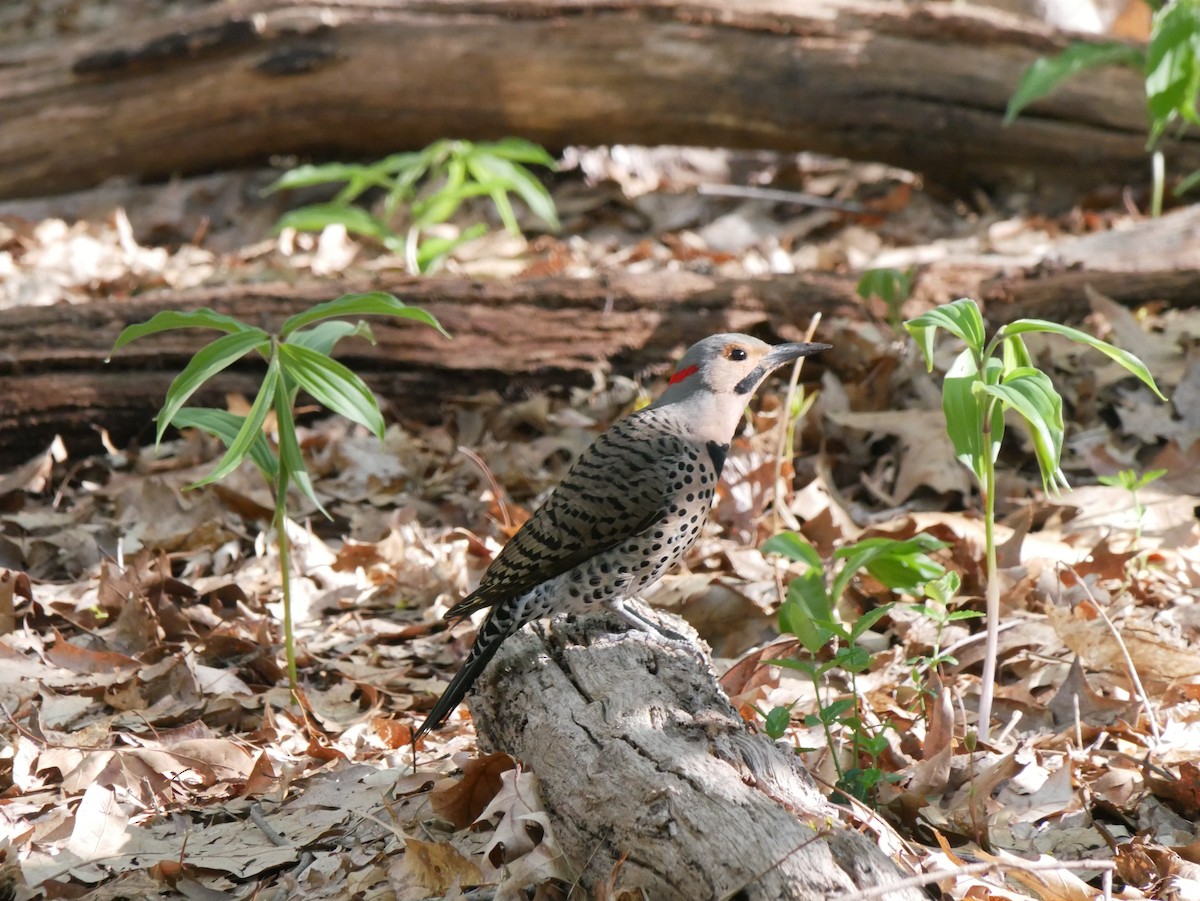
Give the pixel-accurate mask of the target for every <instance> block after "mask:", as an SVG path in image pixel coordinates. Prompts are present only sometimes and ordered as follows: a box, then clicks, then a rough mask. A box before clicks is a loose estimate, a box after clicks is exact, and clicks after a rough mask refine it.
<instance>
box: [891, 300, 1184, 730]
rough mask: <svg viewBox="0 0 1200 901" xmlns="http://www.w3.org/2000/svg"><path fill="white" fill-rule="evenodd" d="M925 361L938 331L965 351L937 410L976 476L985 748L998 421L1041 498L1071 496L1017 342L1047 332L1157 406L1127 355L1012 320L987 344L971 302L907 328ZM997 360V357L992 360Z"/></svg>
mask: <svg viewBox="0 0 1200 901" xmlns="http://www.w3.org/2000/svg"><path fill="white" fill-rule="evenodd" d="M904 325H905V328H907V329H908V331H909V334H911V335H912V336H913V339H914V340H915V341H916V342H917V344H918V345H919V346H920V348H921V351H922V352H923V353H924V354H925V363H926V366H927V367H928V369H929V371H931V372H932V371H933V342H934V337H935V335H936V333H937V330H938V329H939V328H943V329H945V330H946V331H948V332H950V333H951V334H952V335H954V336H955V337H957V338H958V339H960V340H961V341H962V342H963V343H964V344H966V349H965V350H964V351H962V352H961V353H960V354H959V355H958V356H957V357H956V358H955V360H954V362H953V363H952V364H951V366H950V368H949V369H948V370H947V371H946V375H945V378H944V379H943V381H942V410H943V412H944V413H945V416H946V431H947V433H948V434H949V436H950V441H951V442H952V443H953V445H954V451H955V454H956V455H957V457H958V459H959V461H960V462H962V463H963V465H965V466H966V467H967V468H968V469H970V470H971V472H972V473H973V474H974V475H975V479H976V481H977V482H978V484H979V489H980V492H981V495H982V498H983V507H984V541H985V545H986V550H987V604H986V609H987V614H986V618H987V646H986V651H985V654H984V664H983V680H982V686H981V695H980V699H979V725H978V732H979V738H980V739H982V740H984V741H986V740H987V739H988V736H989V734H990V728H991V709H992V690H993V685H994V683H995V678H996V645H997V634H998V630H999V628H1000V584H999V582H998V580H997V578H996V539H995V524H996V465H995V464H996V457H997V455H998V454H999V452H1000V442H1001V441H1002V440H1003V438H1004V413H1005V411H1006V410H1012V411H1013V412H1015V413H1017V414H1018V415H1019V416H1020V417H1021V419H1023V420H1024V421H1025V424H1026V425H1027V426H1028V427H1029V433H1030V436H1031V438H1032V441H1033V447H1034V452H1035V456H1036V457H1037V461H1038V467H1039V469H1040V471H1041V475H1042V486H1043V488H1044V489H1045V490H1046V492H1047V493H1051V494H1057V493H1059V491H1060V490H1061V489H1062V488H1069V487H1070V486H1069V485H1068V484H1067V479H1066V476H1064V475H1063V472H1062V469H1061V457H1062V443H1063V435H1064V431H1065V426H1064V424H1063V412H1062V398H1061V397H1060V396H1059V394H1058V392H1057V391H1056V390H1055V389H1054V385H1053V384H1052V383H1051V381H1050V377H1049V376H1048V375H1046V373H1044V372H1042V371H1041V370H1040V369H1038V368H1036V367H1035V366H1034V365H1033V361H1032V359H1031V358H1030V356H1029V350H1028V349H1027V348H1026V346H1025V341H1024V339H1023V338H1022V337H1021V335H1024V334H1030V333H1033V332H1049V333H1051V334H1055V335H1060V336H1062V337H1064V338H1069V339H1070V340H1072V341H1075V342H1078V343H1080V344H1083V345H1086V346H1087V347H1091V348H1094V349H1095V350H1098V351H1100V352H1101V353H1103V354H1104V355H1105V356H1107V357H1109V358H1110V359H1112V360H1114V361H1116V362H1117V363H1119V364H1120V365H1121V366H1123V367H1125V369H1127V370H1128V371H1129V372H1131V373H1132V374H1133V375H1135V376H1137V377H1138V378H1139V379H1141V381H1142V382H1144V383H1145V384H1146V385H1147V386H1149V387H1150V389H1151V390H1152V391H1153V392H1154V393H1155V394H1156V395H1158V396H1159V397H1160V398H1162V399H1163V400H1166V398H1165V397H1163V394H1162V392H1161V391H1159V390H1158V386H1157V385H1156V384H1155V383H1154V378H1153V376H1151V375H1150V372H1149V370H1148V369H1146V367H1145V365H1144V364H1143V363H1142V361H1141V360H1139V359H1138V358H1137V357H1135V356H1134V355H1133V354H1131V353H1129V352H1128V351H1124V350H1121V349H1120V348H1117V347H1113V346H1112V345H1111V344H1108V343H1107V342H1105V341H1101V340H1099V339H1098V338H1093V337H1092V336H1091V335H1089V334H1087V333H1086V332H1081V331H1079V330H1078V329H1074V328H1071V327H1069V326H1065V325H1059V324H1058V323H1057V322H1047V321H1046V320H1043V319H1018V320H1016V321H1015V322H1010V323H1008V324H1007V325H1005V326H1002V327H1001V328H1000V329H998V330H997V331H996V334H995V335H994V336H993V337H992V338H991V340H990V341H989V340H988V339H987V336H986V334H985V332H984V324H983V316H982V315H981V314H980V312H979V307H978V306H976V305H975V301H973V300H971V299H970V298H962V299H960V300H956V301H954V302H952V303H948V304H944V305H943V306H940V307H938V308H937V309H934V310H930V311H929V312H928V313H925V314H924V315H922V316H918V317H916V318H915V319H910V320H908V321H907V322H906V323H905V324H904ZM998 354H999V355H998Z"/></svg>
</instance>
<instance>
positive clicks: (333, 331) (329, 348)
mask: <svg viewBox="0 0 1200 901" xmlns="http://www.w3.org/2000/svg"><path fill="white" fill-rule="evenodd" d="M343 338H366V339H367V340H368V341H370V342H371V343H372V344H374V343H375V333H374V332H372V331H371V326H370V325H368V324H367V323H366V322H364V321H363V320H362V319H360V320H358V321H357V322H347V321H346V320H344V319H327V320H326V321H324V322H319V323H317V324H316V325H314V326H313V327H312V328H306V329H299V330H297V331H294V332H292V333H291V334H290V335H289V336H288V339H287V343H288V344H301V345H303V346H304V347H307V348H309V349H310V350H315V351H316V352H317V353H320V354H326V355H328V354H330V353H332V352H333V349H334V347H336V346H337V343H338V342H339V341H341V340H342V339H343Z"/></svg>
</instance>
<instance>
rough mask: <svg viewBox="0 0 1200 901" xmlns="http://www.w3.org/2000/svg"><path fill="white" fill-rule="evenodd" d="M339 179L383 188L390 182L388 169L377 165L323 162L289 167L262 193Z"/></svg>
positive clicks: (337, 180) (310, 185)
mask: <svg viewBox="0 0 1200 901" xmlns="http://www.w3.org/2000/svg"><path fill="white" fill-rule="evenodd" d="M339 181H345V182H355V183H359V182H361V183H363V186H364V187H367V186H376V187H381V188H383V187H387V186H388V185H389V184H390V182H389V180H388V177H387V173H386V170H383V171H381V170H380V169H379V168H377V167H375V166H363V165H361V164H359V163H322V164H320V165H315V166H314V165H303V166H297V167H296V168H294V169H289V170H288V171H287V172H285V173H283V175H281V176H279V178H277V179H275V181H273V182H271V184H269V185H267V186H266V187H265V188H263V190H262V193H263V194H264V195H265V194H273V193H275V192H277V191H287V190H290V189H294V188H311V187H313V186H315V185H328V184H333V183H334V182H339Z"/></svg>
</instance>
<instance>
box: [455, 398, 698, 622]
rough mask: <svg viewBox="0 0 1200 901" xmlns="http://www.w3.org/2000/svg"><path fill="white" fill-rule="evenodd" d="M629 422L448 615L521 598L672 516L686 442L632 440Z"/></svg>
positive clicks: (601, 441) (604, 438)
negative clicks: (669, 511) (669, 508)
mask: <svg viewBox="0 0 1200 901" xmlns="http://www.w3.org/2000/svg"><path fill="white" fill-rule="evenodd" d="M635 416H636V414H635ZM632 418H633V417H631V419H632ZM626 423H628V420H626V421H625V422H623V423H621V424H619V425H618V427H614V429H610V430H609V431H608V432H605V433H604V434H603V435H601V436H600V437H599V438H597V439H596V440H595V441H594V442H593V443H592V445H591V446H590V447H589V448H588V449H587V450H586V451H584V453H583V455H582V456H581V457H580V458H579V460H577V461H576V463H575V465H574V466H572V467H571V470H570V472H568V473H567V475H566V478H564V479H563V481H562V483H561V484H560V485H559V486H558V487H557V488H555V489H554V492H553V493H552V494H551V495H550V497H549V498H547V499H546V502H545V503H544V504H543V505H542V506H541V507H539V508H538V509H537V510H536V511H535V512H534V514H533V516H531V517H530V518H529V520H528V521H527V522H526V523H525V525H523V526H522V527H521V529H520V530H519V531H518V532H517V534H516V535H514V536H513V537H512V538H511V539H510V540H509V542H508V544H506V545H505V546H504V548H503V550H501V551H500V553H499V555H498V556H497V557H496V559H495V560H493V561H492V565H491V566H490V567H488V570H487V572H486V573H484V576H483V580H482V581H481V582H480V583H479V587H478V588H477V589H476V590H475V591H474V592H472V593H471V594H470V595H468V596H467V597H466V598H464V599H463V600H462V601H461V602H459V603H458V604H456V605H455V606H454V607H452V608H451V609H450V610H449V612H447V614H446V618H448V619H449V618H454V617H462V616H467V615H468V614H471V613H474V612H475V611H476V610H482V609H483V608H485V607H490V606H491V605H492V604H494V603H496V602H497V601H499V600H501V599H503V598H510V597H519V596H520V595H522V594H524V593H525V592H527V591H529V590H530V589H532V588H534V587H535V586H537V585H540V584H541V583H542V582H545V581H548V580H549V579H553V578H554V577H555V576H558V575H561V574H562V573H564V572H567V571H568V570H570V569H573V568H574V567H576V566H578V565H579V564H581V563H583V562H584V561H586V560H588V559H590V558H592V557H595V556H596V555H597V554H601V553H603V552H605V551H607V550H611V549H612V548H614V547H616V546H617V545H618V544H620V543H621V542H622V541H624V540H625V539H626V538H629V537H631V536H633V535H637V534H639V533H640V532H644V531H645V530H646V529H648V528H649V527H650V526H651V525H653V524H654V523H655V522H657V521H658V520H660V519H662V518H663V517H664V516H665V515H666V513H667V509H668V507H669V506H670V504H671V502H672V499H673V498H674V496H675V494H676V492H675V490H674V486H673V480H674V479H675V478H677V476H676V470H675V467H676V465H677V463H678V461H679V460H680V459H681V457H682V455H683V453H684V452H685V447H684V445H685V442H684V441H683V440H682V439H679V438H676V437H673V436H670V435H659V436H655V437H654V438H653V439H645V438H643V439H641V440H631V439H630V438H629V437H628V431H629V427H628V426H626V429H623V430H622V429H620V426H621V425H625V424H626Z"/></svg>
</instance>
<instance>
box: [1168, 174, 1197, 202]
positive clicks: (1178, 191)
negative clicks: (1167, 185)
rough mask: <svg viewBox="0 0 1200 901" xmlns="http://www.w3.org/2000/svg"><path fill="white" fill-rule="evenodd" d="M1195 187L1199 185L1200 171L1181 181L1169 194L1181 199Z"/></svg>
mask: <svg viewBox="0 0 1200 901" xmlns="http://www.w3.org/2000/svg"><path fill="white" fill-rule="evenodd" d="M1196 185H1200V169H1197V170H1196V171H1195V172H1193V173H1192V174H1191V175H1189V176H1187V177H1186V178H1184V179H1183V180H1181V181H1180V182H1179V184H1177V185H1176V186H1175V188H1174V190H1173V191H1172V192H1171V193H1173V194H1174V195H1175V196H1176V197H1182V196H1183V195H1184V194H1186V193H1187V192H1188V191H1190V190H1192V188H1194V187H1196Z"/></svg>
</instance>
